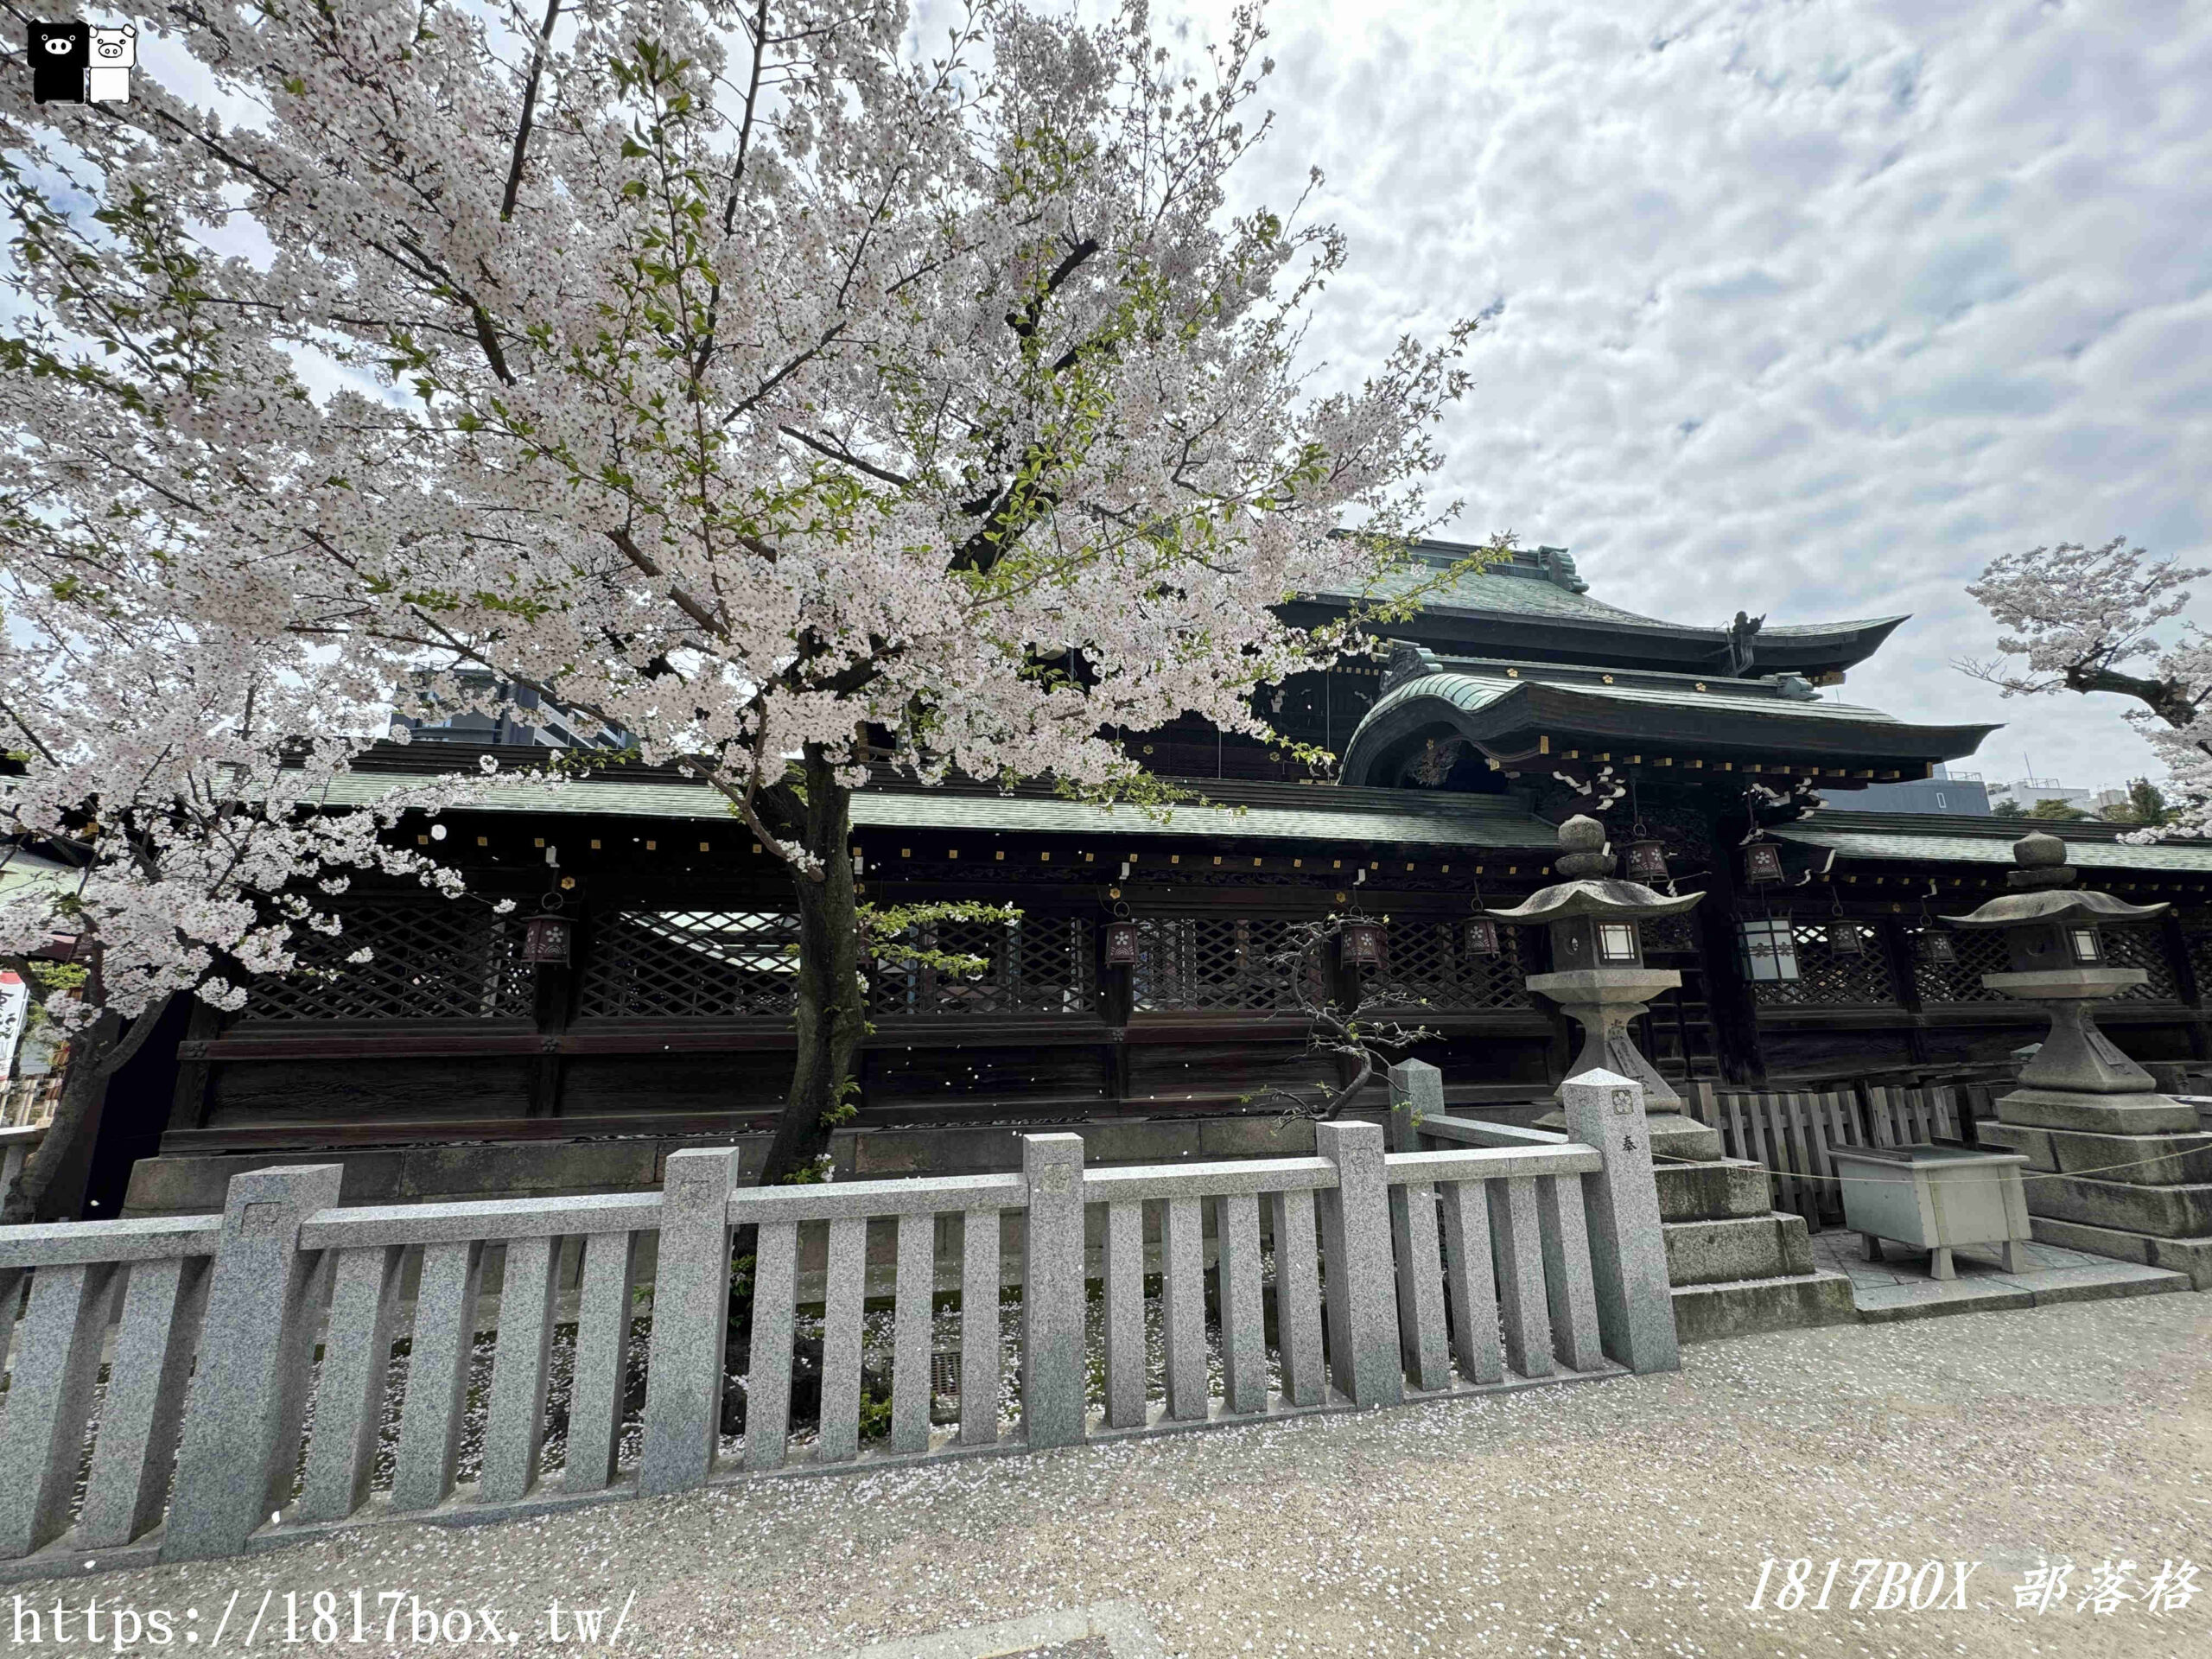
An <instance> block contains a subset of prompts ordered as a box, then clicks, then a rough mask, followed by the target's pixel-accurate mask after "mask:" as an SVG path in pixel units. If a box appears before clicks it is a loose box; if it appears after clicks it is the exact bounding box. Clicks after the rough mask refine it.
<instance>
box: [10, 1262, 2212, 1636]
mask: <svg viewBox="0 0 2212 1659" xmlns="http://www.w3.org/2000/svg"><path fill="white" fill-rule="evenodd" d="M1685 1366H1686V1368H1685V1370H1683V1371H1681V1373H1680V1374H1678V1375H1671V1376H1655V1377H1648V1378H1636V1379H1627V1380H1623V1381H1618V1382H1611V1383H1596V1384H1584V1385H1576V1386H1571V1387H1561V1388H1555V1389H1536V1390H1531V1391H1529V1392H1526V1393H1522V1394H1518V1395H1504V1396H1497V1397H1493V1398H1490V1399H1484V1400H1478V1401H1472V1402H1459V1403H1452V1404H1438V1405H1428V1406H1419V1407H1414V1408H1408V1409H1404V1410H1400V1411H1389V1412H1377V1413H1370V1414H1360V1415H1346V1416H1338V1417H1330V1418H1319V1419H1313V1420H1308V1421H1304V1422H1300V1423H1294V1424H1286V1425H1280V1426H1269V1427H1253V1428H1243V1429H1234V1430H1226V1431H1216V1432H1210V1433H1192V1434H1189V1435H1180V1436H1174V1437H1170V1438H1166V1439H1162V1440H1149V1441H1142V1442H1135V1443H1124V1444H1121V1445H1116V1446H1105V1447H1100V1448H1076V1449H1070V1450H1065V1451H1059V1452H1050V1453H1046V1454H1044V1455H1041V1456H1038V1457H1009V1458H1002V1459H979V1460H976V1461H970V1462H964V1463H957V1464H950V1465H938V1466H936V1467H933V1468H928V1469H923V1470H909V1471H904V1472H898V1473H888V1472H887V1473H882V1474H877V1475H872V1476H871V1475H857V1476H847V1477H841V1478H798V1479H789V1478H785V1479H777V1480H772V1481H767V1482H755V1483H751V1484H743V1485H737V1486H731V1487H725V1488H719V1489H715V1490H711V1491H705V1492H700V1493H692V1494H688V1495H684V1496H681V1497H671V1498H663V1499H655V1500H651V1501H644V1502H627V1503H611V1504H608V1505H607V1506H605V1507H602V1508H598V1509H594V1510H579V1511H574V1512H571V1513H569V1514H565V1515H562V1516H554V1517H548V1518H545V1519H542V1520H539V1521H536V1522H523V1523H518V1524H514V1525H508V1526H498V1527H478V1528H470V1529H440V1528H435V1527H429V1526H423V1525H419V1524H411V1523H410V1524H406V1525H392V1526H385V1527H379V1528H375V1529H367V1530H365V1531H362V1532H359V1533H356V1534H354V1535H351V1536H348V1537H345V1538H340V1539H336V1540H331V1541H323V1542H318V1543H315V1544H309V1545H302V1546H298V1547H295V1548H289V1549H284V1550H278V1551H271V1552H269V1553H267V1554H261V1555H258V1556H255V1557H249V1558H246V1559H244V1560H232V1561H223V1562H215V1563H209V1564H205V1565H199V1566H194V1567H189V1568H175V1567H170V1568H154V1569H148V1570H144V1571H137V1572H130V1573H111V1574H97V1575H94V1576H92V1577H89V1578H81V1579H75V1580H67V1581H62V1582H56V1583H52V1584H48V1585H41V1586H23V1593H24V1594H25V1595H26V1597H27V1599H29V1600H31V1601H32V1602H34V1603H35V1602H36V1600H37V1599H39V1598H41V1597H47V1598H49V1599H50V1598H51V1597H53V1596H56V1595H60V1596H66V1597H67V1598H68V1599H69V1600H70V1601H71V1603H72V1604H73V1605H78V1606H81V1605H82V1603H83V1600H84V1599H85V1598H86V1596H88V1595H97V1596H99V1598H100V1600H101V1604H102V1605H103V1607H107V1608H112V1607H114V1606H116V1605H135V1606H137V1607H139V1608H145V1607H151V1606H166V1607H168V1608H171V1609H181V1608H183V1607H185V1606H187V1605H190V1606H195V1607H199V1608H200V1609H202V1610H203V1619H202V1622H201V1623H200V1626H199V1628H200V1629H201V1630H206V1629H207V1628H208V1625H209V1624H211V1623H212V1621H213V1615H214V1611H217V1610H219V1609H220V1608H221V1607H222V1606H223V1605H226V1603H227V1599H228V1598H229V1597H231V1596H232V1593H233V1592H237V1593H238V1596H239V1603H238V1606H239V1608H240V1611H239V1614H238V1617H239V1618H244V1617H245V1611H248V1610H251V1608H253V1607H254V1606H255V1605H257V1604H259V1602H260V1600H261V1598H262V1597H263V1596H264V1593H272V1592H273V1597H274V1601H273V1604H272V1605H274V1606H276V1607H277V1608H279V1609H281V1608H282V1607H283V1596H284V1595H285V1593H286V1592H288V1591H289V1592H297V1593H298V1594H299V1596H300V1598H301V1600H300V1605H301V1606H302V1609H303V1610H304V1609H306V1608H307V1607H308V1606H309V1605H311V1603H310V1598H311V1597H312V1595H313V1593H314V1592H316V1591H319V1590H330V1591H333V1592H336V1593H337V1594H338V1595H339V1596H340V1597H341V1598H348V1599H350V1594H351V1592H353V1590H354V1589H356V1588H359V1589H362V1590H364V1591H365V1592H367V1594H368V1596H369V1598H370V1605H371V1606H374V1605H375V1601H374V1598H375V1595H376V1593H377V1592H378V1591H379V1590H386V1589H397V1590H404V1591H406V1592H410V1594H413V1595H416V1596H419V1597H420V1598H422V1599H423V1602H425V1603H426V1604H428V1603H432V1602H435V1603H436V1604H437V1605H441V1606H443V1607H448V1608H458V1607H475V1606H483V1605H490V1606H492V1607H493V1608H495V1609H497V1610H499V1614H500V1618H501V1620H502V1622H503V1624H505V1625H507V1626H509V1627H512V1628H515V1629H517V1630H519V1631H521V1632H523V1633H524V1639H523V1640H521V1641H520V1642H518V1643H514V1644H512V1645H510V1646H508V1647H507V1649H506V1650H507V1651H509V1652H511V1653H516V1654H540V1653H575V1652H578V1651H581V1650H582V1649H580V1648H579V1647H578V1646H576V1645H575V1644H573V1642H572V1643H571V1644H570V1645H567V1646H563V1647H558V1648H556V1647H555V1646H553V1645H552V1644H551V1643H550V1642H549V1641H548V1640H547V1626H546V1624H545V1619H544V1610H545V1608H546V1607H547V1606H548V1605H549V1604H550V1603H551V1602H553V1601H555V1600H556V1599H557V1601H558V1602H559V1603H560V1605H561V1606H562V1607H563V1609H564V1610H569V1611H568V1612H567V1613H566V1615H565V1616H566V1617H568V1618H569V1619H570V1620H571V1623H570V1624H569V1625H568V1626H567V1627H566V1630H567V1632H568V1633H569V1635H570V1636H571V1637H573V1635H574V1625H573V1610H574V1609H575V1608H576V1607H578V1606H579V1605H582V1606H584V1607H601V1608H606V1609H609V1610H614V1609H620V1608H623V1607H625V1606H626V1607H627V1613H626V1619H625V1623H624V1634H623V1637H622V1639H621V1642H620V1645H619V1647H617V1648H616V1649H614V1650H615V1651H618V1652H622V1653H635V1654H640V1655H643V1654H669V1655H685V1656H690V1655H710V1654H711V1655H717V1656H721V1655H732V1656H743V1659H755V1656H757V1659H793V1656H804V1659H815V1656H842V1655H845V1654H849V1653H851V1652H853V1651H854V1650H855V1649H866V1648H868V1647H870V1646H874V1645H876V1644H880V1643H893V1642H899V1641H900V1640H901V1639H902V1638H914V1637H927V1636H930V1635H932V1634H940V1635H941V1634H943V1633H944V1632H945V1631H946V1630H947V1627H948V1626H954V1625H963V1624H964V1625H973V1626H1006V1625H1008V1624H1013V1625H1014V1628H1016V1629H1018V1630H1025V1631H1026V1630H1035V1631H1036V1632H1037V1634H1035V1635H1031V1636H1027V1637H1024V1638H1021V1639H1018V1640H1013V1641H1004V1642H1000V1643H998V1645H997V1650H998V1651H1001V1652H1004V1651H1006V1650H1007V1648H1009V1647H1011V1648H1012V1649H1014V1650H1015V1651H1020V1649H1023V1648H1031V1647H1036V1646H1049V1645H1050V1643H1052V1642H1054V1641H1066V1640H1070V1639H1071V1638H1072V1637H1073V1634H1074V1631H1075V1630H1081V1629H1083V1628H1084V1627H1083V1626H1081V1625H1077V1626H1073V1627H1060V1626H1057V1625H1055V1626H1053V1627H1052V1628H1050V1629H1049V1630H1048V1629H1047V1628H1046V1626H1045V1625H1041V1624H1029V1623H1022V1622H1023V1621H1033V1620H1038V1619H1039V1618H1041V1617H1042V1616H1043V1615H1046V1614H1049V1613H1052V1612H1053V1611H1056V1610H1058V1611H1068V1612H1073V1611H1078V1610H1083V1609H1086V1608H1105V1607H1114V1606H1119V1607H1123V1608H1134V1609H1135V1611H1136V1612H1138V1613H1139V1614H1140V1615H1141V1619H1142V1621H1143V1623H1144V1624H1146V1625H1147V1626H1148V1627H1149V1628H1150V1629H1151V1630H1154V1631H1156V1633H1157V1637H1158V1641H1159V1643H1160V1649H1161V1650H1162V1651H1164V1652H1165V1653H1168V1654H1176V1655H1190V1656H1205V1659H1243V1656H1247V1655H1278V1656H1304V1655H1330V1656H1347V1655H1369V1654H1383V1655H1394V1656H1395V1655H1407V1656H1412V1655H1431V1654H1434V1655H1452V1656H1460V1655H1477V1654H1498V1655H1505V1654H1512V1655H1516V1656H1521V1655H1560V1656H1567V1655H1574V1656H1590V1655H1621V1656H1637V1659H1643V1656H1675V1655H1685V1656H1686V1655H1746V1656H1750V1655H1759V1656H1766V1655H1796V1654H1808V1655H1815V1654H1817V1655H1823V1656H1830V1655H1834V1656H1856V1655H1868V1656H1872V1655H1882V1656H1891V1655H1899V1656H1917V1655H1929V1656H1934V1655H1939V1654H1940V1655H1945V1656H1956V1655H1965V1656H1984V1655H1986V1656H2004V1659H2017V1656H2031V1655H2064V1656H2088V1659H2099V1656H2112V1659H2120V1656H2126V1659H2166V1656H2198V1659H2201V1656H2205V1655H2208V1654H2212V1296H2204V1295H2196V1294H2183V1295H2160V1296H2143V1297H2134V1298H2130V1299H2126V1300H2111V1301H2096V1302H2082V1303H2073V1304H2067V1305H2062V1306H2048V1307H2037V1308H2030V1309H2026V1310H2022V1311H2018V1312H2006V1313H1985V1314H1970V1315H1967V1316H1964V1317H1961V1318H1956V1319H1932V1320H1923V1321H1916V1322H1910V1323H1904V1324H1897V1325H1842V1326H1834V1327H1829V1328H1827V1329H1823V1330H1815V1331H1798V1332H1783V1333H1778V1334H1776V1335H1772V1336H1764V1337H1753V1338H1742V1339H1739V1340H1736V1341H1732V1342H1721V1343H1714V1344H1707V1345H1704V1346H1700V1347H1695V1348H1693V1349H1690V1350H1689V1351H1688V1352H1687V1354H1686V1356H1685ZM2047 1554H2048V1555H2057V1556H2063V1557H2067V1558H2070V1560H2072V1562H2073V1563H2074V1564H2075V1565H2074V1568H2073V1572H2072V1574H2071V1576H2070V1578H2069V1594H2068V1596H2067V1598H2066V1599H2065V1600H2063V1601H2062V1602H2060V1603H2059V1604H2057V1605H2056V1606H2054V1607H2053V1608H2052V1609H2051V1610H2050V1611H2044V1612H2040V1613H2038V1612H2035V1611H2021V1610H2018V1609H2016V1607H2015V1605H2014V1593H2013V1592H2014V1587H2015V1586H2016V1585H2018V1583H2019V1581H2020V1580H2021V1577H2022V1575H2023V1574H2024V1573H2026V1572H2028V1571H2029V1570H2031V1569H2032V1568H2034V1567H2037V1565H2038V1563H2039V1562H2040V1561H2041V1560H2043V1559H2044V1557H2045V1556H2046V1555H2047ZM1769 1556H1774V1557H1783V1558H1789V1557H1805V1558H1810V1559H1811V1560H1815V1561H1816V1562H1818V1563H1820V1564H1821V1565H1820V1567H1817V1568H1816V1569H1815V1574H1814V1577H1815V1583H1816V1584H1817V1582H1818V1580H1819V1579H1820V1577H1821V1576H1822V1575H1823V1574H1824V1573H1825V1567H1826V1563H1827V1560H1829V1559H1830V1558H1840V1559H1841V1560H1843V1561H1844V1562H1845V1563H1846V1565H1845V1567H1844V1569H1843V1573H1844V1576H1843V1577H1842V1580H1841V1585H1840V1588H1839V1589H1838V1590H1837V1591H1836V1592H1832V1594H1831V1605H1830V1607H1829V1609H1828V1610H1827V1611H1808V1610H1802V1609H1801V1610H1800V1611H1794V1612H1781V1611H1774V1610H1773V1609H1772V1607H1771V1605H1769V1606H1767V1607H1766V1608H1764V1609H1763V1610H1761V1611H1756V1612H1753V1611H1746V1608H1745V1604H1746V1603H1747V1602H1748V1601H1749V1600H1750V1599H1751V1596H1752V1593H1753V1591H1754V1588H1755V1586H1757V1585H1758V1580H1759V1576H1760V1564H1761V1560H1762V1559H1763V1558H1764V1557H1769ZM1859 1558H1874V1559H1875V1560H1897V1561H1902V1562H1905V1563H1908V1564H1909V1566H1910V1569H1911V1570H1913V1571H1917V1570H1919V1569H1920V1567H1921V1566H1922V1564H1923V1563H1924V1562H1927V1561H1929V1560H1940V1561H1943V1562H1945V1563H1950V1562H1954V1561H1957V1560H1967V1561H1979V1562H1980V1563H1981V1565H1980V1567H1978V1568H1976V1569H1975V1571H1974V1574H1973V1576H1972V1577H1971V1578H1970V1579H1969V1580H1968V1585H1969V1590H1970V1594H1971V1599H1972V1600H1973V1602H1974V1607H1973V1609H1972V1610H1971V1611H1964V1612H1959V1611H1933V1610H1931V1611H1922V1612H1918V1613H1915V1612H1912V1611H1909V1610H1904V1609H1899V1610H1897V1611H1874V1610H1872V1608H1870V1607H1866V1606H1862V1607H1861V1608H1860V1609H1859V1611H1851V1610H1850V1609H1849V1607H1848V1606H1847V1605H1846V1603H1847V1600H1848V1596H1847V1594H1846V1593H1845V1592H1847V1590H1848V1589H1849V1587H1850V1585H1851V1583H1852V1579H1851V1576H1850V1573H1851V1567H1850V1565H1849V1564H1850V1563H1851V1562H1852V1561H1853V1560H1858V1559H1859ZM2107 1558H2113V1559H2114V1560H2119V1559H2125V1560H2130V1561H2133V1563H2135V1564H2136V1568H2135V1572H2134V1575H2133V1577H2134V1583H2133V1590H2132V1592H2131V1594H2132V1595H2139V1592H2140V1590H2141V1587H2142V1585H2143V1583H2144V1582H2145V1581H2146V1580H2148V1579H2149V1578H2150V1577H2151V1575H2152V1574H2153V1573H2156V1572H2157V1571H2158V1567H2159V1565H2160V1563H2161V1562H2162V1561H2164V1560H2181V1559H2183V1558H2187V1559H2192V1560H2194V1561H2195V1562H2196V1565H2197V1567H2199V1569H2200V1575H2199V1576H2200V1578H2201V1579H2202V1580H2208V1582H2206V1583H2205V1584H2204V1585H2203V1586H2202V1588H2201V1589H2200V1592H2199V1593H2198V1595H2197V1597H2196V1600H2195V1601H2194V1602H2193V1603H2192V1604H2191V1605H2188V1606H2186V1607H2184V1608H2182V1609H2180V1610H2179V1611H2173V1612H2171V1613H2168V1614H2166V1615H2164V1616H2163V1617H2155V1616H2153V1615H2152V1613H2151V1612H2150V1611H2148V1610H2147V1609H2145V1607H2144V1606H2143V1605H2141V1604H2140V1602H2139V1600H2136V1599H2130V1600H2129V1601H2127V1602H2126V1603H2125V1604H2124V1605H2120V1606H2119V1607H2117V1608H2116V1609H2115V1610H2114V1611H2111V1612H2109V1613H2098V1612H2095V1611H2077V1605H2078V1603H2079V1601H2080V1599H2081V1592H2082V1591H2083V1590H2085V1589H2086V1588H2087V1587H2088V1586H2087V1580H2088V1578H2089V1576H2090V1574H2091V1573H2094V1570H2095V1569H2096V1568H2097V1567H2098V1565H2099V1564H2100V1563H2101V1562H2103V1561H2105V1560H2107ZM1949 1570H1950V1569H1948V1567H1947V1568H1946V1573H1947V1576H1948V1572H1949ZM1778 1582H1779V1580H1777V1581H1776V1583H1777V1584H1778ZM1774 1587H1775V1586H1774V1585H1770V1596H1771V1592H1772V1589H1773V1588H1774ZM1870 1599H1871V1598H1870ZM4 1607H5V1601H4V1599H0V1610H4ZM270 1616H271V1617H272V1618H273V1617H275V1616H276V1615H274V1614H272V1615H270ZM303 1617H304V1614H303ZM612 1622H613V1615H612V1611H610V1612H609V1614H608V1616H607V1623H606V1624H603V1625H602V1629H603V1630H605V1629H607V1628H609V1627H610V1626H611V1624H612ZM0 1623H4V1618H0ZM403 1630H404V1626H403ZM974 1634H975V1635H976V1636H977V1637H982V1636H983V1634H984V1633H983V1632H981V1631H978V1632H975V1633H974ZM266 1635H267V1631H266V1630H264V1637H266ZM233 1645H235V1641H234V1640H233ZM260 1645H264V1646H266V1645H269V1643H267V1642H266V1641H265V1640H264V1642H263V1643H260ZM1094 1645H1095V1644H1094ZM1123 1645H1124V1644H1123V1643H1120V1642H1119V1641H1116V1643H1113V1644H1112V1651H1113V1652H1114V1653H1115V1654H1116V1659H1120V1656H1121V1655H1122V1649H1123ZM196 1650H197V1651H202V1652H204V1651H207V1649H206V1648H205V1647H204V1646H203V1647H201V1648H200V1649H196ZM383 1650H384V1649H383V1648H382V1645H381V1643H377V1642H372V1643H370V1644H368V1645H367V1646H355V1645H353V1644H351V1643H347V1642H343V1641H340V1642H336V1643H327V1644H318V1643H316V1642H315V1641H313V1640H309V1641H307V1642H304V1643H300V1644H298V1645H294V1646H289V1647H286V1648H285V1649H283V1651H285V1652H287V1653H292V1654H301V1653H333V1654H337V1653H347V1654H363V1653H372V1652H380V1651H383ZM398 1650H400V1651H404V1652H411V1653H430V1652H447V1651H453V1652H459V1651H464V1650H466V1649H460V1648H451V1649H448V1648H445V1647H440V1646H432V1647H413V1646H408V1645H405V1644H404V1643H403V1644H402V1646H401V1647H400V1649H398ZM475 1650H477V1651H489V1650H490V1649H481V1648H480V1649H475ZM896 1650H897V1649H893V1651H896ZM907 1650H908V1651H911V1652H914V1653H922V1652H931V1653H944V1652H946V1651H948V1648H947V1647H946V1645H945V1644H944V1643H942V1642H940V1643H935V1644H932V1645H930V1646H927V1647H925V1646H924V1645H922V1644H920V1643H915V1644H913V1645H912V1647H911V1648H909V1649H907ZM949 1650H950V1651H953V1652H958V1651H960V1650H961V1647H960V1643H958V1642H957V1641H956V1642H955V1643H953V1644H952V1645H951V1647H950V1649H949ZM966 1650H967V1651H968V1652H969V1653H975V1652H989V1651H992V1650H993V1649H991V1648H990V1647H988V1646H983V1647H979V1646H976V1645H975V1644H973V1643H970V1644H969V1645H968V1646H967V1649H966ZM168 1651H175V1652H178V1653H181V1652H183V1651H185V1649H183V1648H182V1647H181V1646H180V1647H177V1648H174V1649H168ZM1078 1651H1080V1649H1078Z"/></svg>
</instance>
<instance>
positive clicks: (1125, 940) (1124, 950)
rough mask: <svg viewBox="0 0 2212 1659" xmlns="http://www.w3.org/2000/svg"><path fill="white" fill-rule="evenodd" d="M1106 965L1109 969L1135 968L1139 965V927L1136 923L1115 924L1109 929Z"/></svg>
mask: <svg viewBox="0 0 2212 1659" xmlns="http://www.w3.org/2000/svg"><path fill="white" fill-rule="evenodd" d="M1106 965H1107V966H1108V967H1109V968H1134V967H1135V966H1136V965H1137V925H1136V924H1135V922H1115V923H1112V924H1110V925H1109V926H1108V927H1107V929H1106Z"/></svg>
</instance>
